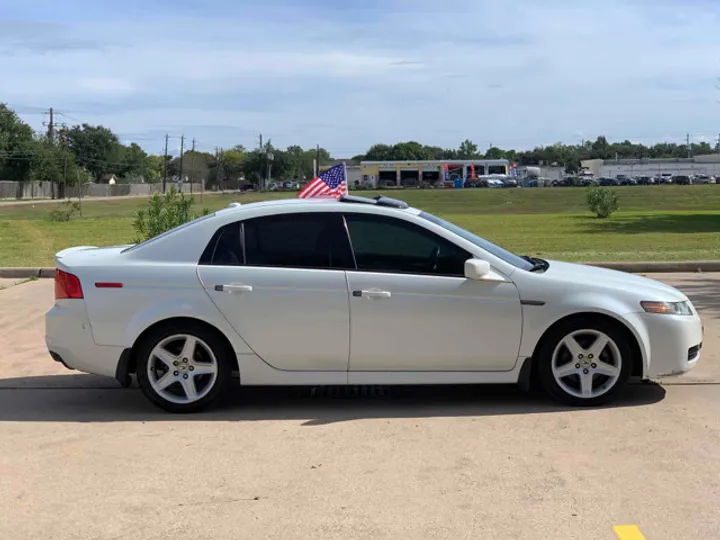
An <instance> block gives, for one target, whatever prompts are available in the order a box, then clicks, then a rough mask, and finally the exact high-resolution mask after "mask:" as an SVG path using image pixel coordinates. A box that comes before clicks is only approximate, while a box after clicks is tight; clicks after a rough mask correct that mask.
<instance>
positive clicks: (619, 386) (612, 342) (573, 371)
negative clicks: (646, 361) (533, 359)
mask: <svg viewBox="0 0 720 540" xmlns="http://www.w3.org/2000/svg"><path fill="white" fill-rule="evenodd" d="M538 361H539V364H538V375H539V378H540V382H541V384H542V386H543V388H544V389H545V391H546V392H547V393H548V394H550V396H551V397H553V398H554V399H555V400H557V401H560V402H562V403H567V404H569V405H579V406H594V405H601V404H603V403H607V402H608V401H610V400H612V399H613V398H615V397H616V396H617V395H618V394H619V393H620V392H621V391H622V390H623V388H624V387H625V384H626V383H627V380H628V378H629V377H630V372H631V368H632V366H631V363H632V350H631V348H630V344H629V343H628V338H627V336H626V333H625V332H623V331H622V329H620V328H618V326H617V325H616V324H614V323H612V322H609V321H606V320H603V319H594V318H578V319H574V320H569V321H567V322H565V323H563V324H561V325H559V326H558V327H556V328H555V329H553V330H551V333H550V335H548V336H547V337H546V339H545V340H544V341H543V344H542V346H541V347H540V351H539V355H538Z"/></svg>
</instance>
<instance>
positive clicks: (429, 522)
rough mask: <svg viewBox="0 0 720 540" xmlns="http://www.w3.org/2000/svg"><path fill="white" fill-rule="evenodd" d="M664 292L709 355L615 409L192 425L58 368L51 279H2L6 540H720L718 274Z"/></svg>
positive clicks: (292, 393) (394, 403) (265, 400)
mask: <svg viewBox="0 0 720 540" xmlns="http://www.w3.org/2000/svg"><path fill="white" fill-rule="evenodd" d="M651 277H655V278H656V279H661V280H662V281H665V282H667V283H669V284H671V285H674V286H676V287H678V288H680V289H681V290H683V291H684V292H685V293H686V294H688V296H690V298H691V299H692V300H693V302H694V303H695V305H696V307H697V308H698V309H699V310H700V311H701V314H702V316H703V321H704V325H705V336H704V345H703V350H702V359H701V361H700V363H699V364H698V366H697V368H696V369H695V370H694V371H693V372H691V373H689V374H687V375H686V376H684V377H681V378H677V379H669V380H666V381H663V382H662V384H654V383H653V384H633V385H632V386H631V387H630V388H629V391H628V392H627V396H626V397H625V398H624V399H622V400H621V401H620V402H619V403H618V404H616V405H614V406H612V407H607V408H601V409H592V410H590V409H585V410H579V409H569V408H566V407H562V406H559V405H556V404H554V403H552V402H550V401H548V400H547V399H545V398H544V397H542V396H538V395H525V394H523V393H521V392H520V391H519V390H518V389H516V388H514V387H485V386H480V387H464V388H457V387H451V388H448V387H440V388H420V389H407V388H361V389H352V390H351V391H342V390H334V389H322V390H321V389H272V390H270V389H264V390H262V389H251V390H244V391H242V392H241V391H238V392H237V394H236V395H234V396H233V397H231V398H229V399H227V400H226V402H225V403H224V404H223V406H222V407H220V408H217V409H214V410H213V411H212V412H210V413H207V414H200V415H195V416H173V415H169V414H166V413H163V412H161V411H159V410H157V409H155V408H154V407H152V406H151V405H150V404H149V403H148V402H147V401H146V400H145V399H144V397H143V396H142V395H141V393H140V391H139V390H138V389H137V388H134V387H133V388H130V389H122V388H120V387H119V385H118V384H117V383H116V382H115V381H114V380H111V379H103V378H100V377H94V376H90V375H83V374H78V373H77V372H71V371H68V370H66V369H65V368H63V367H62V366H61V365H59V364H57V363H55V362H53V361H52V360H51V358H50V357H49V355H48V354H47V351H46V349H45V345H44V339H43V333H44V327H43V318H44V313H45V311H47V309H49V308H50V306H51V304H52V301H53V300H52V298H53V282H52V281H51V280H39V281H34V282H29V283H24V284H18V285H13V284H12V283H3V284H0V286H7V288H5V289H3V290H0V328H2V329H3V331H2V332H1V333H0V345H2V351H3V354H2V356H0V368H1V369H0V538H1V539H5V538H7V539H13V540H20V539H26V538H43V539H45V538H53V539H70V538H73V539H74V538H88V539H89V538H92V539H98V538H102V539H120V538H143V539H165V538H168V539H170V538H172V539H183V540H184V539H211V538H212V539H245V538H287V539H298V538H312V539H325V538H327V539H336V538H372V539H384V538H388V539H390V538H392V539H403V538H407V539H414V538H443V539H444V538H452V539H464V538H468V539H470V538H472V539H477V538H488V539H523V540H525V539H528V540H536V539H552V540H565V539H567V540H577V539H589V540H592V539H598V540H600V539H605V540H610V539H612V538H617V536H616V535H615V533H614V532H613V527H614V526H617V525H637V526H638V527H639V530H640V531H642V533H643V534H644V535H645V538H647V540H661V539H667V540H670V539H672V540H680V539H693V540H695V539H697V540H701V539H707V540H711V539H712V540H715V539H717V538H720V512H718V508H720V274H699V273H698V274H664V275H655V276H651ZM628 538H629V537H628Z"/></svg>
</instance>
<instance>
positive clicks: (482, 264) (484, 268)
mask: <svg viewBox="0 0 720 540" xmlns="http://www.w3.org/2000/svg"><path fill="white" fill-rule="evenodd" d="M488 276H490V263H489V262H487V261H484V260H482V259H468V260H467V261H465V277H466V278H468V279H474V280H481V279H487V277H488Z"/></svg>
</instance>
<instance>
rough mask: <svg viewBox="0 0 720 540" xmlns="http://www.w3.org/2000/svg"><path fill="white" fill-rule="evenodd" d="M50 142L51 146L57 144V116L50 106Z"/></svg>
mask: <svg viewBox="0 0 720 540" xmlns="http://www.w3.org/2000/svg"><path fill="white" fill-rule="evenodd" d="M48 142H49V143H50V146H54V145H55V116H54V111H53V108H52V107H50V123H49V124H48Z"/></svg>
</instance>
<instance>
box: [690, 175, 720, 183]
mask: <svg viewBox="0 0 720 540" xmlns="http://www.w3.org/2000/svg"><path fill="white" fill-rule="evenodd" d="M692 182H693V184H714V183H715V177H713V176H708V175H706V174H697V175H695V176H694V177H693V179H692Z"/></svg>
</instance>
